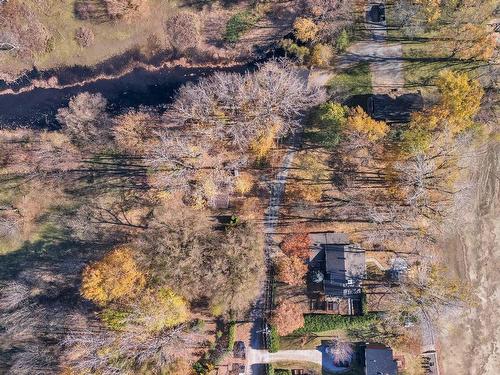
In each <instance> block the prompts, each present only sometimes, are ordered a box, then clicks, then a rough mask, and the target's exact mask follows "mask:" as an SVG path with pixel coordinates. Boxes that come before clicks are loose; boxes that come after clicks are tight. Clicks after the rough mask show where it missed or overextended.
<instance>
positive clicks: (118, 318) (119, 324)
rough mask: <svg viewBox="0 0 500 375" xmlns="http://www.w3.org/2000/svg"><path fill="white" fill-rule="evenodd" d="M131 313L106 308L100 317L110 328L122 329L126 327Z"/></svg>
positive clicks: (114, 329)
mask: <svg viewBox="0 0 500 375" xmlns="http://www.w3.org/2000/svg"><path fill="white" fill-rule="evenodd" d="M129 315H130V312H128V311H120V310H115V309H104V310H103V311H102V312H101V313H100V318H101V320H102V321H103V322H104V324H105V325H106V327H108V328H109V329H111V330H113V331H120V330H122V329H123V328H124V327H125V324H126V322H127V318H128V316H129Z"/></svg>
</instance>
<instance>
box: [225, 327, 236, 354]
mask: <svg viewBox="0 0 500 375" xmlns="http://www.w3.org/2000/svg"><path fill="white" fill-rule="evenodd" d="M235 341H236V323H235V322H231V323H229V329H228V333H227V350H233V347H234V342H235Z"/></svg>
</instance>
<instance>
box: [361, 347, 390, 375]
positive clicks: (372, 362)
mask: <svg viewBox="0 0 500 375" xmlns="http://www.w3.org/2000/svg"><path fill="white" fill-rule="evenodd" d="M363 365H364V370H365V375H397V374H398V366H397V363H396V361H395V360H394V358H393V356H392V349H391V348H388V347H387V346H385V345H382V344H367V345H366V347H365V353H364V364H363Z"/></svg>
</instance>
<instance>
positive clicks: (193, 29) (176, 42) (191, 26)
mask: <svg viewBox="0 0 500 375" xmlns="http://www.w3.org/2000/svg"><path fill="white" fill-rule="evenodd" d="M165 31H166V34H167V39H168V41H169V42H170V44H171V45H172V47H173V48H174V50H175V52H176V53H178V54H184V53H186V52H189V51H192V50H195V49H196V47H198V45H199V44H200V41H201V21H200V18H199V16H198V15H197V14H195V13H193V12H187V11H183V12H179V13H177V14H175V15H173V16H171V17H170V18H169V19H168V20H167V22H166V23H165Z"/></svg>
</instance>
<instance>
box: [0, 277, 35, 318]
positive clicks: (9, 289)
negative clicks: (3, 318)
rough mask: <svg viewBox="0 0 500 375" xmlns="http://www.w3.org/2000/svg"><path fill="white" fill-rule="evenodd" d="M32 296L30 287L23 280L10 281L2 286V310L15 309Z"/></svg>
mask: <svg viewBox="0 0 500 375" xmlns="http://www.w3.org/2000/svg"><path fill="white" fill-rule="evenodd" d="M29 297H30V288H29V287H28V285H26V284H25V283H23V282H21V281H9V282H6V283H4V284H3V285H1V287H0V311H1V310H5V311H8V310H13V309H15V308H17V307H18V306H19V305H20V304H22V303H23V302H25V301H26V300H27V299H28V298H29Z"/></svg>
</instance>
